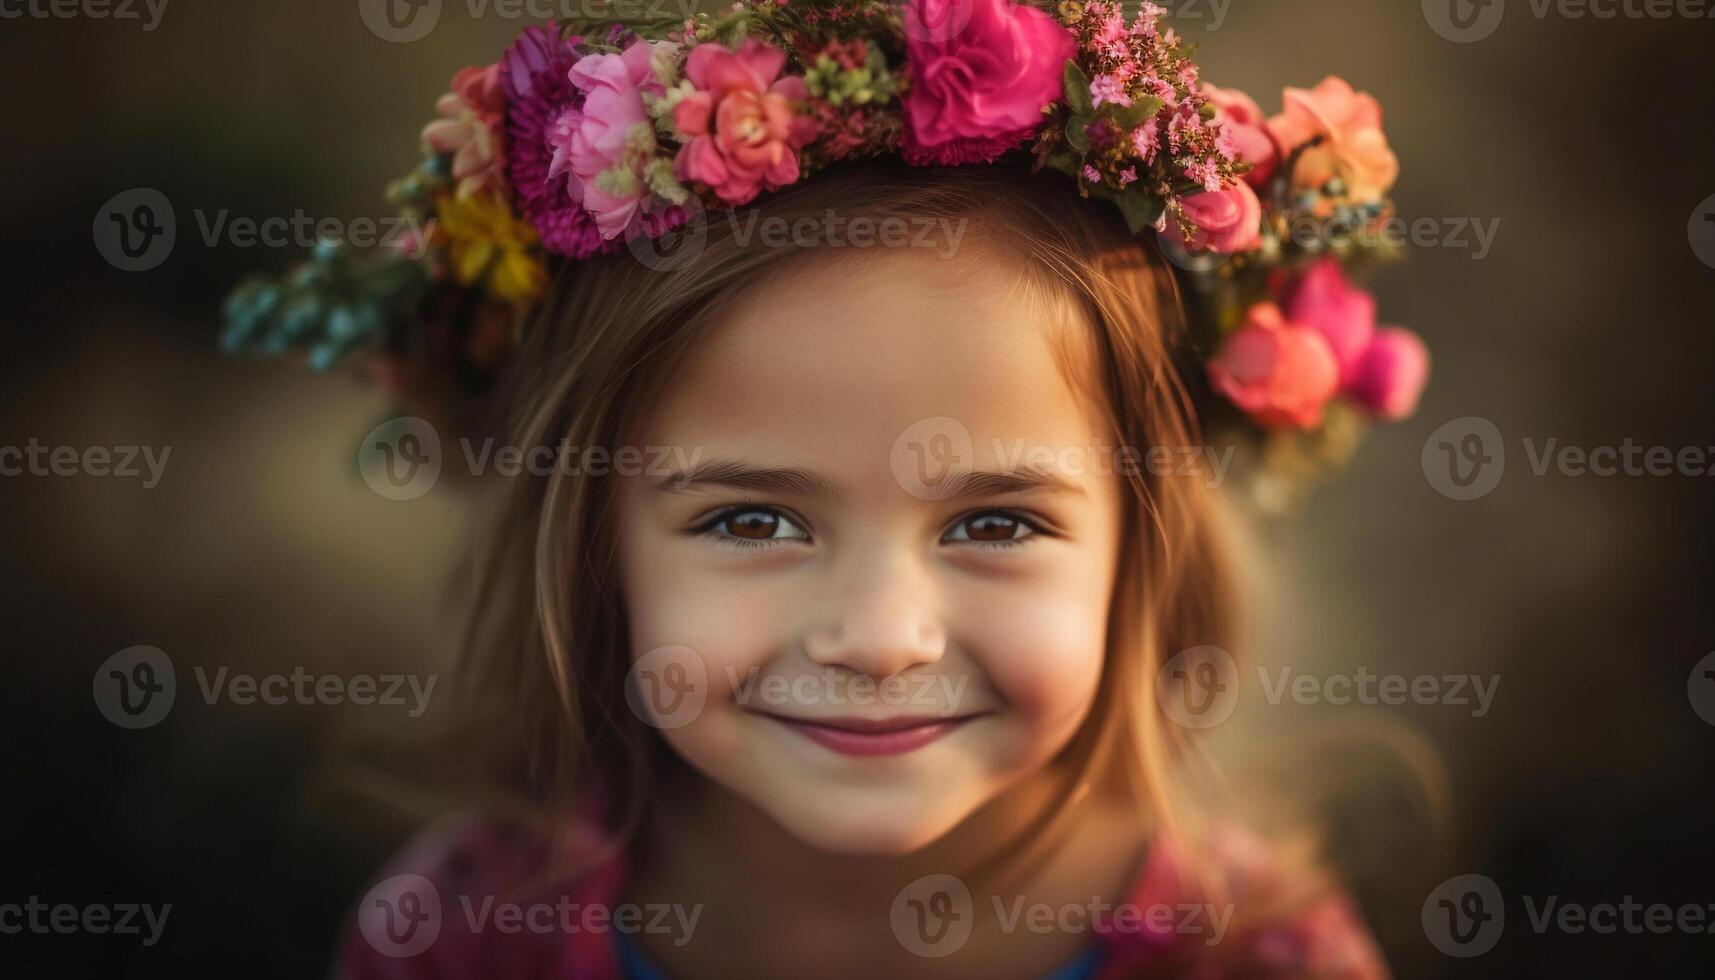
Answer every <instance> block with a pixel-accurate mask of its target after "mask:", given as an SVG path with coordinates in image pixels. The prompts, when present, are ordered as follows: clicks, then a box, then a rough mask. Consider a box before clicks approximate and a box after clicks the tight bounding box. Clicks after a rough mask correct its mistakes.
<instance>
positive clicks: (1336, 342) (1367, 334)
mask: <svg viewBox="0 0 1715 980" xmlns="http://www.w3.org/2000/svg"><path fill="white" fill-rule="evenodd" d="M1280 305H1281V308H1282V309H1284V310H1285V311H1286V315H1287V317H1289V318H1290V319H1291V320H1293V321H1294V322H1296V323H1302V324H1304V325H1305V326H1308V327H1313V328H1315V329H1316V330H1318V331H1320V332H1321V334H1322V336H1323V337H1324V338H1326V339H1327V341H1328V346H1329V347H1330V348H1331V349H1332V350H1333V351H1334V357H1335V359H1336V360H1337V361H1338V362H1339V365H1340V384H1341V386H1346V385H1350V384H1352V383H1353V381H1354V380H1355V379H1356V378H1357V376H1358V370H1359V367H1360V364H1361V362H1362V359H1363V357H1364V352H1365V351H1367V350H1368V349H1369V346H1370V340H1371V338H1372V337H1374V336H1375V332H1376V298H1375V297H1374V296H1371V295H1370V294H1369V293H1366V292H1364V291H1363V290H1361V289H1358V288H1357V287H1355V286H1353V285H1352V284H1351V283H1350V282H1348V281H1347V280H1346V274H1345V272H1343V271H1342V270H1341V267H1340V261H1339V260H1338V259H1333V258H1326V259H1322V260H1321V261H1319V262H1317V263H1316V264H1315V265H1313V266H1311V267H1310V271H1309V272H1306V273H1305V274H1304V275H1303V276H1300V277H1299V278H1298V279H1297V280H1295V281H1293V282H1292V283H1291V284H1290V285H1288V286H1287V288H1286V289H1285V291H1284V292H1283V293H1282V295H1281V300H1280Z"/></svg>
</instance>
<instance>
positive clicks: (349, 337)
mask: <svg viewBox="0 0 1715 980" xmlns="http://www.w3.org/2000/svg"><path fill="white" fill-rule="evenodd" d="M1165 13H1166V11H1165V10H1164V9H1163V8H1162V7H1160V6H1157V5H1156V4H1154V3H1148V2H1146V3H1143V4H1142V6H1141V8H1140V9H1139V10H1137V11H1136V13H1135V14H1134V15H1133V16H1132V18H1131V19H1130V21H1129V23H1128V21H1127V18H1126V16H1125V14H1124V12H1123V11H1122V10H1121V9H1120V8H1119V6H1117V5H1116V4H1114V3H1111V2H1108V0H1093V2H1080V0H1061V2H1059V3H1058V4H1056V5H1054V6H1052V7H1038V6H1034V5H1030V4H1025V3H1016V2H1014V0H906V2H905V3H903V4H902V5H900V4H897V3H894V2H889V0H740V2H738V3H736V4H735V5H734V6H732V7H731V8H730V9H729V10H728V11H727V12H725V13H720V14H712V15H711V14H699V15H697V16H696V17H694V18H692V19H689V20H678V21H664V22H655V23H642V22H639V23H616V22H612V21H608V22H602V23H576V22H571V23H561V24H556V25H553V26H532V27H529V28H527V29H525V30H524V31H523V33H522V34H521V35H520V36H519V37H518V38H517V40H516V41H514V42H513V43H512V45H511V46H510V47H509V48H508V49H507V51H506V52H505V54H504V55H503V56H502V57H501V58H500V60H498V61H497V62H495V63H494V64H491V65H486V66H480V67H470V68H465V69H463V70H462V71H460V72H458V74H456V75H455V76H454V77H453V80H452V91H451V92H449V93H447V94H446V95H444V96H442V97H441V99H440V101H439V103H438V104H437V107H436V108H437V110H438V113H439V118H437V119H435V120H434V121H433V122H431V123H429V125H428V126H427V127H426V128H425V129H424V130H423V143H424V145H425V149H426V153H427V159H425V160H424V162H423V163H422V165H421V166H420V167H419V168H418V169H417V171H416V172H415V173H413V174H411V175H410V176H408V177H406V178H404V179H403V180H401V181H398V182H396V183H395V184H394V185H393V187H391V188H390V190H389V200H390V201H392V202H393V203H395V204H396V205H398V206H399V207H401V208H402V209H403V210H404V212H405V214H406V216H408V217H410V218H412V219H414V222H415V224H414V227H420V228H423V229H425V231H424V233H423V234H421V235H420V236H416V237H414V238H413V239H412V240H411V241H408V242H405V243H402V245H401V247H399V248H398V249H395V250H393V251H390V252H386V253H383V254H381V255H378V256H371V257H367V258H365V257H358V256H353V255H349V254H348V253H347V251H346V249H345V248H344V246H342V245H341V244H339V243H337V242H326V243H323V244H322V245H321V246H319V247H318V248H317V249H316V253H315V256H314V258H313V259H312V260H311V261H310V262H308V263H306V264H304V265H302V266H300V267H298V268H297V269H295V270H293V271H292V272H290V273H289V274H288V275H286V276H284V277H282V278H278V279H269V278H257V279H252V280H249V281H247V282H245V283H243V284H241V285H240V287H239V288H238V289H237V290H235V291H234V293H233V294H232V296H231V297H230V298H229V300H228V302H227V307H226V319H227V330H226V334H225V343H226V345H227V347H228V348H229V349H230V350H234V351H246V350H248V351H259V352H264V353H282V352H286V351H288V350H300V351H305V352H307V353H308V356H309V360H310V362H311V364H312V366H314V367H315V368H317V369H326V368H329V367H331V366H332V365H334V364H335V363H337V362H340V361H341V360H343V359H345V358H346V357H347V356H348V355H350V354H353V353H354V352H359V351H365V352H370V353H371V354H372V355H373V357H372V358H370V359H369V363H370V364H371V365H372V366H374V367H375V368H377V369H378V370H379V372H380V373H381V375H382V377H383V380H384V381H385V382H387V383H388V384H390V385H391V386H393V387H394V388H396V389H398V388H408V387H410V386H411V385H413V384H425V383H428V381H429V377H430V376H431V375H445V374H449V373H450V374H452V375H454V376H456V377H457V378H458V379H459V384H460V385H462V386H463V387H464V388H466V389H471V388H480V387H481V386H482V384H483V383H484V382H485V380H486V379H488V378H489V377H491V376H492V375H493V374H494V373H496V372H497V371H498V370H499V368H500V367H501V366H502V365H503V363H504V361H505V359H506V356H507V354H508V352H509V350H510V349H511V346H512V341H513V340H515V339H516V331H517V329H518V325H519V324H521V323H523V322H524V320H525V319H526V316H525V314H527V313H528V312H529V311H530V310H531V309H532V308H533V307H534V305H535V304H536V303H538V302H539V301H540V300H541V298H542V296H543V295H544V292H545V290H546V288H547V284H548V281H549V279H550V276H551V274H552V272H553V270H554V269H556V268H557V267H559V266H561V265H563V264H565V263H568V262H577V261H580V260H584V259H588V258H590V257H591V256H595V255H600V254H605V253H612V252H616V251H620V250H623V249H624V248H626V246H627V243H633V244H635V242H636V240H637V239H638V238H640V237H643V238H648V239H655V238H658V237H660V236H663V235H667V234H669V233H671V232H673V231H674V229H676V228H679V227H680V226H682V225H684V224H685V223H686V222H688V221H691V220H693V219H694V218H696V216H698V215H699V213H701V212H705V211H716V210H722V209H733V208H739V207H742V206H744V205H747V204H750V203H751V202H752V201H754V200H755V199H756V198H757V197H758V196H759V195H761V194H764V193H767V192H770V191H775V190H778V189H780V188H782V187H786V186H788V185H791V184H795V183H797V182H799V181H802V180H804V179H806V178H807V177H809V176H810V175H812V174H814V173H816V172H817V171H819V170H822V169H824V168H826V167H829V166H830V165H833V164H836V163H840V162H842V161H847V160H854V159H862V158H874V157H889V156H895V155H897V156H898V157H901V158H903V160H904V162H905V163H906V164H907V165H910V166H959V165H966V164H978V163H992V162H996V161H1000V160H1002V159H1003V158H1006V159H1011V158H1017V160H1018V161H1019V162H1020V163H1022V164H1025V165H1027V166H1029V167H1030V168H1031V169H1032V170H1034V171H1043V170H1051V171H1055V172H1057V174H1058V175H1060V176H1058V177H1055V178H1049V177H1044V178H1043V179H1069V180H1072V181H1075V182H1076V185H1077V188H1078V190H1079V192H1080V193H1081V194H1083V195H1084V196H1087V197H1093V198H1097V199H1100V200H1103V201H1107V202H1111V203H1112V204H1113V205H1114V206H1115V207H1117V208H1118V209H1119V212H1120V213H1121V214H1122V215H1123V216H1124V218H1125V220H1126V221H1127V222H1128V224H1129V226H1130V228H1131V230H1132V232H1133V233H1134V234H1140V235H1141V234H1149V233H1153V234H1154V235H1155V236H1156V237H1157V239H1158V242H1159V243H1160V245H1161V246H1162V248H1163V251H1164V252H1165V253H1166V255H1167V256H1168V258H1169V259H1170V260H1171V261H1172V263H1173V264H1174V266H1175V267H1176V271H1177V273H1178V276H1179V279H1180V281H1181V285H1182V287H1183V290H1182V292H1183V295H1184V297H1185V302H1186V306H1187V312H1188V314H1189V319H1190V324H1191V327H1192V339H1193V344H1194V346H1195V347H1196V349H1197V351H1198V352H1200V357H1201V359H1202V360H1204V363H1205V364H1206V381H1207V386H1208V389H1209V390H1211V391H1212V392H1214V393H1216V394H1218V395H1219V396H1221V398H1222V399H1224V400H1225V402H1226V403H1228V404H1230V405H1231V406H1236V408H1237V409H1238V410H1239V411H1238V412H1236V413H1230V414H1231V415H1232V417H1233V419H1235V420H1242V421H1243V422H1244V424H1245V425H1246V426H1248V427H1250V428H1252V429H1253V431H1260V432H1262V433H1264V434H1269V435H1270V436H1271V440H1272V441H1271V442H1270V443H1269V445H1270V450H1269V452H1270V455H1271V457H1278V458H1277V459H1276V461H1277V462H1278V461H1280V460H1281V459H1285V460H1286V461H1287V465H1288V466H1289V467H1290V466H1296V467H1299V468H1302V467H1303V465H1304V464H1303V462H1302V461H1303V460H1304V459H1312V458H1324V459H1325V458H1329V457H1340V456H1343V455H1344V453H1345V452H1348V451H1349V449H1350V446H1351V445H1352V443H1353V439H1352V437H1351V433H1352V432H1353V431H1355V428H1356V427H1355V426H1354V425H1353V424H1352V423H1353V422H1354V421H1355V420H1361V419H1363V418H1365V417H1369V418H1379V419H1384V420H1392V419H1399V418H1403V417H1405V416H1407V415H1409V414H1410V413H1411V412H1412V411H1413V409H1414V407H1415V405H1416V402H1417V398H1418V395H1419V392H1420V391H1421V389H1422V387H1423V384H1424V382H1425V379H1426V376H1427V372H1428V354H1427V351H1426V349H1425V347H1424V345H1423V343H1422V342H1421V341H1420V340H1419V339H1418V338H1417V337H1416V336H1415V335H1414V334H1412V333H1410V332H1409V331H1406V330H1403V329H1400V328H1397V327H1389V328H1378V327H1377V326H1376V313H1375V301H1374V299H1373V298H1372V297H1371V296H1370V295H1369V294H1368V293H1366V292H1363V291H1361V290H1359V289H1357V288H1356V287H1354V286H1353V285H1352V284H1351V282H1350V281H1349V279H1348V273H1349V272H1350V271H1352V270H1353V269H1355V268H1357V267H1359V266H1362V265H1366V264H1368V261H1369V260H1371V259H1374V258H1388V257H1391V255H1392V253H1393V249H1392V248H1391V247H1390V246H1391V244H1392V243H1391V242H1390V241H1389V240H1388V238H1387V236H1385V235H1382V234H1380V229H1381V228H1382V226H1383V224H1384V223H1385V222H1386V221H1387V220H1388V219H1390V218H1392V217H1393V213H1392V204H1391V202H1390V201H1389V199H1388V192H1389V190H1390V188H1391V187H1392V185H1393V183H1394V180H1395V178H1396V177H1397V175H1398V169H1399V168H1398V162H1397V160H1396V159H1395V157H1394V155H1393V153H1392V151H1391V150H1390V149H1389V148H1388V143H1387V139H1386V137H1385V135H1384V134H1383V132H1382V129H1381V110H1380V107H1379V106H1378V105H1377V103H1376V101H1375V100H1374V99H1373V98H1371V97H1370V96H1369V95H1368V94H1362V93H1356V92H1354V91H1353V90H1352V88H1351V86H1350V85H1348V84H1347V83H1346V82H1344V81H1342V80H1340V79H1338V78H1334V77H1330V78H1328V79H1326V80H1324V81H1323V82H1322V83H1321V84H1320V85H1318V86H1316V87H1315V88H1314V89H1309V90H1304V89H1292V88H1289V89H1287V90H1286V91H1285V94H1284V98H1283V104H1284V111H1283V112H1282V113H1281V114H1279V115H1276V116H1272V117H1264V115H1263V113H1262V111H1261V110H1260V109H1259V108H1258V106H1257V104H1256V102H1255V101H1253V100H1252V99H1251V98H1249V97H1248V96H1246V95H1244V94H1243V93H1241V92H1237V91H1233V90H1229V89H1221V88H1217V87H1215V86H1213V85H1210V84H1208V83H1206V82H1203V81H1202V80H1201V79H1200V77H1199V74H1198V69H1197V66H1196V65H1195V64H1194V63H1192V61H1191V60H1190V58H1189V52H1188V51H1187V50H1186V47H1185V45H1183V44H1182V42H1181V39H1180V38H1179V37H1178V35H1177V34H1176V33H1175V32H1174V30H1173V29H1172V28H1171V27H1168V26H1165V25H1164V24H1163V23H1162V19H1163V16H1164V14H1165ZM1210 353H1212V355H1213V356H1212V357H1207V356H1201V355H1207V354H1210ZM1282 446H1285V447H1287V448H1286V449H1284V450H1282V449H1281V447H1282ZM1294 460H1297V462H1294Z"/></svg>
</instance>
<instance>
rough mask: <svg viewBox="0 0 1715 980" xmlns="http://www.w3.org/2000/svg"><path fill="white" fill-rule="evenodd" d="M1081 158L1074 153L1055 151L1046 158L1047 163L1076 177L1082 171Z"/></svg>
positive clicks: (1069, 175)
mask: <svg viewBox="0 0 1715 980" xmlns="http://www.w3.org/2000/svg"><path fill="white" fill-rule="evenodd" d="M1083 159H1084V158H1083V157H1081V156H1079V155H1078V154H1076V153H1056V154H1054V155H1053V156H1051V157H1049V158H1048V165H1049V166H1050V167H1053V168H1054V169H1055V170H1058V171H1060V172H1061V173H1063V174H1065V175H1066V176H1068V177H1077V176H1079V175H1080V174H1081V173H1082V172H1083Z"/></svg>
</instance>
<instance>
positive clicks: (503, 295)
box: [435, 193, 548, 304]
mask: <svg viewBox="0 0 1715 980" xmlns="http://www.w3.org/2000/svg"><path fill="white" fill-rule="evenodd" d="M435 211H436V216H437V220H436V222H435V235H436V237H437V238H439V239H440V240H441V241H442V242H444V243H445V244H446V246H447V251H448V253H449V255H450V257H451V260H452V269H453V278H455V279H457V280H458V281H459V283H460V284H462V285H466V286H470V285H475V284H478V283H481V284H482V286H483V288H484V289H486V290H487V291H488V294H489V295H490V296H493V297H494V298H495V299H500V300H505V301H507V302H511V303H520V304H529V303H533V302H535V301H536V300H538V299H540V298H541V296H542V293H543V292H544V291H545V290H546V289H547V288H548V268H547V266H546V265H545V264H544V262H543V260H542V253H541V249H540V248H538V246H537V240H536V231H535V229H533V228H531V227H530V225H529V223H528V222H526V221H524V220H522V219H520V218H518V217H516V216H515V215H513V213H512V208H511V207H510V206H509V205H508V204H507V203H506V202H505V201H504V200H502V199H501V198H500V197H499V196H498V195H496V194H493V193H482V194H475V195H472V196H469V197H459V196H457V195H454V194H445V195H442V196H441V198H440V199H439V201H438V202H437V204H436V208H435Z"/></svg>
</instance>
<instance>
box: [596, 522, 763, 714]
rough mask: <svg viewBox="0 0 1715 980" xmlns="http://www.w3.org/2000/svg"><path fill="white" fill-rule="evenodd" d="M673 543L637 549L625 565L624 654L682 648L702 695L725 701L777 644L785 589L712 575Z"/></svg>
mask: <svg viewBox="0 0 1715 980" xmlns="http://www.w3.org/2000/svg"><path fill="white" fill-rule="evenodd" d="M675 550H677V549H676V547H674V546H669V547H667V548H664V549H658V550H656V551H654V552H653V553H652V554H637V555H634V556H632V557H633V558H634V560H631V561H628V562H627V563H626V574H625V589H626V605H627V609H628V611H629V613H630V619H631V642H632V657H633V658H634V659H636V658H640V657H643V656H645V655H647V654H648V653H649V651H651V650H654V649H658V648H660V647H663V646H668V645H675V646H684V647H689V648H690V649H691V650H692V651H694V653H695V654H696V657H697V659H698V660H699V661H700V662H701V666H702V668H703V670H704V672H705V674H706V677H707V692H708V700H709V702H710V703H711V704H712V703H717V702H720V701H725V700H729V699H730V697H731V695H732V692H733V690H734V689H735V687H737V686H740V685H742V684H744V682H745V680H746V678H747V677H749V676H750V675H752V674H753V673H755V672H757V671H759V670H760V669H761V668H762V667H763V665H764V664H765V663H766V662H767V660H768V659H769V658H770V657H771V656H772V655H773V654H774V653H775V652H776V651H778V650H780V649H782V647H783V641H782V637H781V636H780V635H779V624H780V623H783V622H788V621H790V617H789V616H788V615H787V612H788V609H787V606H788V604H789V603H790V601H791V598H792V592H791V589H790V588H787V587H785V586H784V583H780V582H775V583H773V584H772V585H769V586H764V585H762V584H759V583H757V582H753V581H750V580H747V579H746V578H745V577H743V576H733V575H720V574H716V573H714V572H713V571H711V570H710V569H708V568H706V567H704V564H703V563H700V562H698V561H696V560H694V556H691V560H680V559H684V558H686V557H687V556H685V555H682V554H681V555H679V556H678V557H677V559H676V558H675V557H674V556H673V554H672V552H674V551H675Z"/></svg>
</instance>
